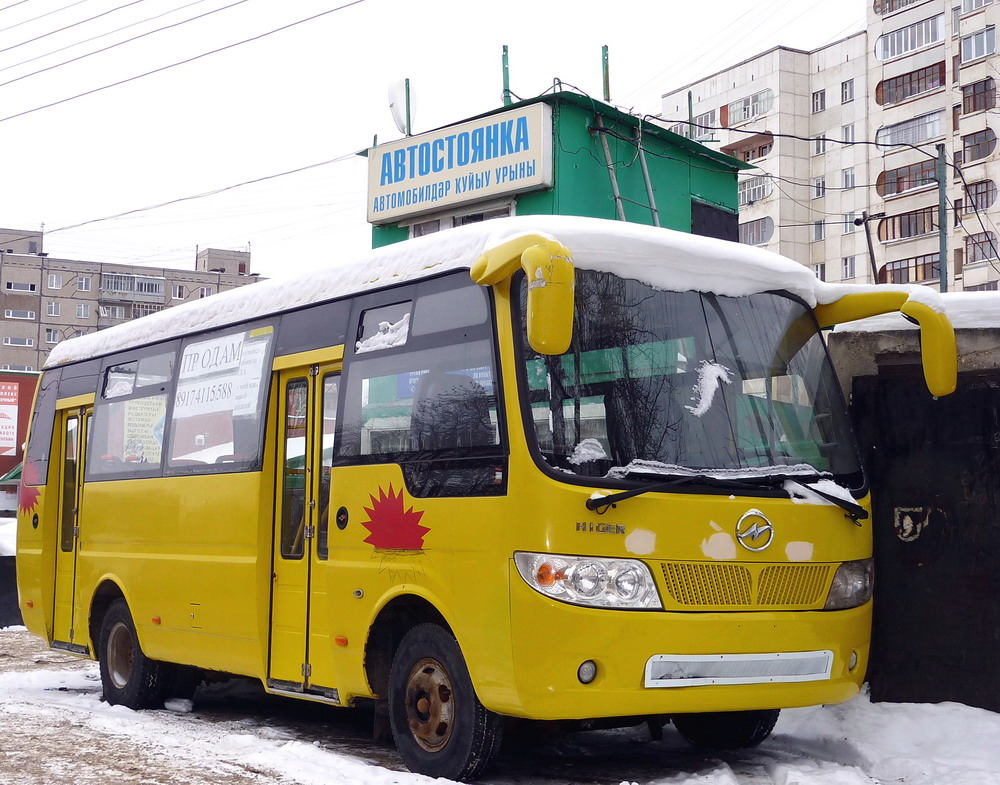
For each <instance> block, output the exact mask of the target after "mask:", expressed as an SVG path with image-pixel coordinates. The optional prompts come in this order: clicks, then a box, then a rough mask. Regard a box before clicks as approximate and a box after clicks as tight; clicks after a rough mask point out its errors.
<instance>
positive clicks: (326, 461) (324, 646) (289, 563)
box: [268, 366, 340, 700]
mask: <svg viewBox="0 0 1000 785" xmlns="http://www.w3.org/2000/svg"><path fill="white" fill-rule="evenodd" d="M339 373H340V371H339V368H336V367H333V366H324V367H320V366H311V367H310V368H307V369H297V370H293V371H287V372H283V373H282V374H281V377H280V390H281V403H280V405H279V428H280V430H279V434H278V450H279V454H278V463H277V466H278V489H277V500H276V510H275V516H274V517H275V520H274V526H275V530H274V556H273V561H272V586H271V646H270V656H269V664H268V686H269V687H270V688H271V689H272V690H274V691H292V692H310V693H314V694H319V695H324V696H326V697H328V698H330V699H332V700H336V689H335V685H336V679H335V677H334V673H333V656H332V650H331V646H332V642H331V640H330V635H329V627H330V624H329V621H328V616H329V603H328V599H327V574H326V569H325V565H326V563H327V559H328V548H327V543H328V536H329V520H330V511H329V509H328V507H329V499H330V467H331V465H332V461H333V435H334V426H335V425H336V419H335V418H336V411H337V395H338V391H339V380H340V376H339Z"/></svg>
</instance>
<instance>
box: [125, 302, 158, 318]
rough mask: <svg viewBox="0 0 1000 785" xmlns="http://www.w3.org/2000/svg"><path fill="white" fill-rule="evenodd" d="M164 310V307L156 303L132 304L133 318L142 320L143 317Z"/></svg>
mask: <svg viewBox="0 0 1000 785" xmlns="http://www.w3.org/2000/svg"><path fill="white" fill-rule="evenodd" d="M162 310H163V306H162V305H157V304H156V303H132V318H133V319H141V318H142V317H143V316H149V315H150V314H151V313H156V312H157V311H162Z"/></svg>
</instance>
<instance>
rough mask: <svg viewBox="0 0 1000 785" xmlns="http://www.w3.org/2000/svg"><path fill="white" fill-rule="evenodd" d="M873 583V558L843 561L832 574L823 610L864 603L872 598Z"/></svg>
mask: <svg viewBox="0 0 1000 785" xmlns="http://www.w3.org/2000/svg"><path fill="white" fill-rule="evenodd" d="M874 583H875V560H874V559H861V560H860V561H845V562H844V563H843V564H841V565H840V566H839V567H838V568H837V572H836V573H835V574H834V576H833V584H832V585H831V586H830V592H829V593H828V594H827V595H826V605H825V606H824V610H828V611H841V610H845V609H846V608H857V607H858V606H859V605H864V604H865V603H866V602H868V600H870V599H871V598H872V588H873V586H874Z"/></svg>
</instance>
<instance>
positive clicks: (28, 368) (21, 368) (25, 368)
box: [0, 363, 35, 371]
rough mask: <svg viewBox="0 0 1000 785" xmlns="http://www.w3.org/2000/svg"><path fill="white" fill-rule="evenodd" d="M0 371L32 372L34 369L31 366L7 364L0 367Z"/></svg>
mask: <svg viewBox="0 0 1000 785" xmlns="http://www.w3.org/2000/svg"><path fill="white" fill-rule="evenodd" d="M0 370H3V371H33V370H35V369H34V367H33V366H31V365H10V364H8V363H4V364H3V365H0Z"/></svg>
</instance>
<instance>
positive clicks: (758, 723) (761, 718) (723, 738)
mask: <svg viewBox="0 0 1000 785" xmlns="http://www.w3.org/2000/svg"><path fill="white" fill-rule="evenodd" d="M778 711H779V710H778V709H762V710H760V711H719V712H708V713H705V714H678V715H676V716H674V717H671V720H672V721H673V723H674V727H675V728H677V732H678V733H680V734H681V736H683V737H684V739H685V740H686V741H687V742H688V743H689V744H692V745H694V746H695V747H700V748H703V749H714V750H737V749H745V748H747V747H756V746H757V745H758V744H760V743H761V742H762V741H764V739H766V738H767V737H768V736H770V735H771V731H772V730H774V723H776V722H777V721H778Z"/></svg>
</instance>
